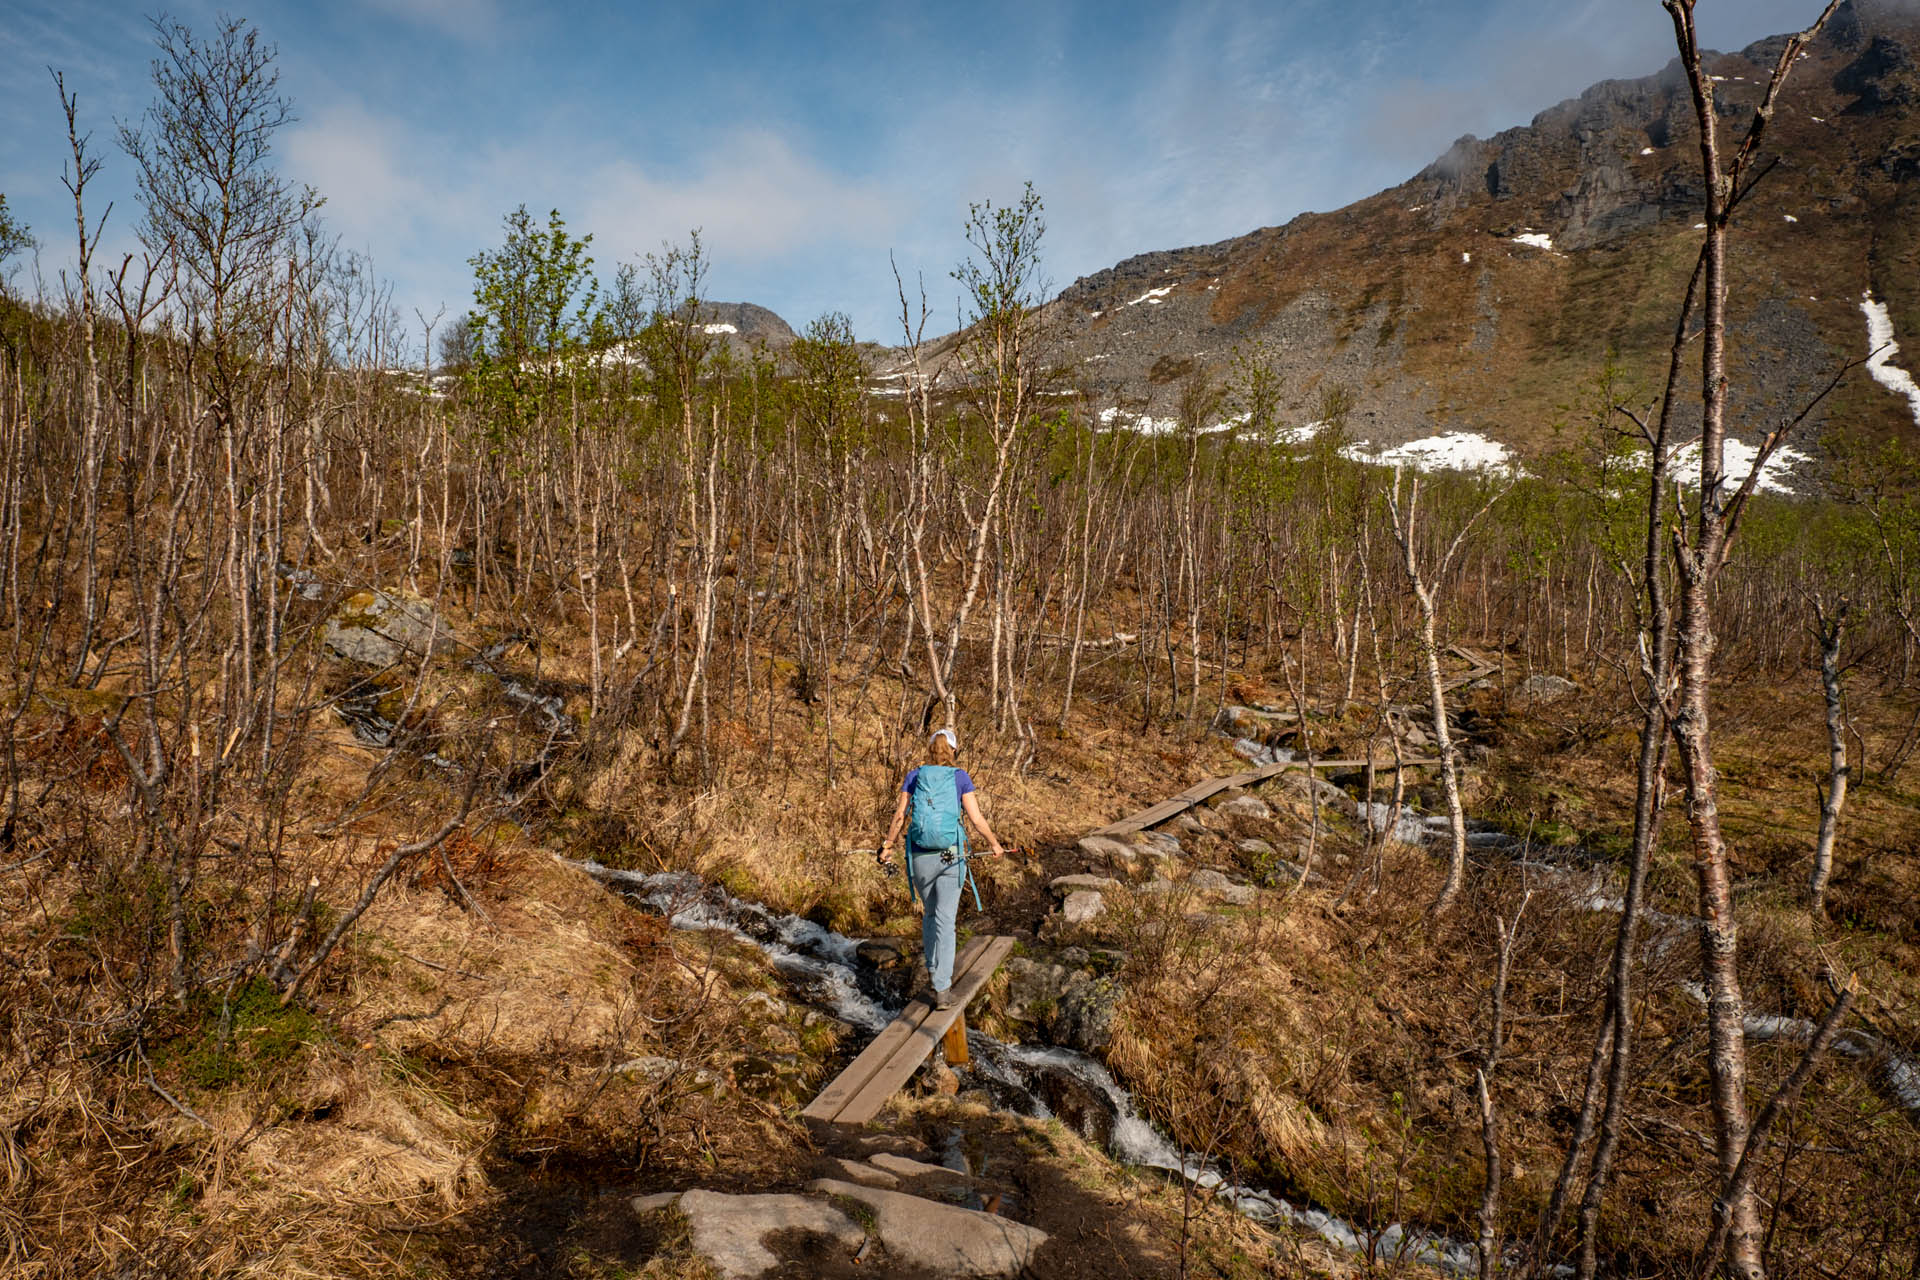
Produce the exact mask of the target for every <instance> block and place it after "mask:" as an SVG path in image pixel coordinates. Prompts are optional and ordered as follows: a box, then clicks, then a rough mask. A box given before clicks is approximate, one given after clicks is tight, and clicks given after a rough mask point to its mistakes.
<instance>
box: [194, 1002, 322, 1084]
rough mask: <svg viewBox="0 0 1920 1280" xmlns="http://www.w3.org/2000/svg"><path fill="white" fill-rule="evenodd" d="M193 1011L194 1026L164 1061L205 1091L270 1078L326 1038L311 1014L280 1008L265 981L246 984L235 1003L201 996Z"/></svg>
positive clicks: (287, 1006) (296, 1007) (296, 1008)
mask: <svg viewBox="0 0 1920 1280" xmlns="http://www.w3.org/2000/svg"><path fill="white" fill-rule="evenodd" d="M193 1012H194V1014H195V1015H196V1016H195V1020H194V1021H193V1023H191V1024H190V1025H189V1026H188V1027H187V1028H186V1029H184V1030H183V1031H181V1032H180V1033H179V1034H178V1035H176V1036H175V1037H174V1038H173V1039H172V1040H171V1041H170V1042H168V1043H167V1044H166V1045H165V1046H164V1048H163V1049H162V1051H161V1055H160V1057H161V1062H162V1064H163V1065H166V1066H169V1067H171V1068H172V1069H174V1070H176V1071H178V1072H179V1074H180V1076H181V1077H182V1078H183V1079H184V1080H186V1081H187V1083H189V1084H191V1085H193V1086H194V1087H196V1088H200V1089H224V1088H228V1087H230V1086H232V1085H235V1084H238V1083H240V1082H241V1081H243V1080H246V1079H249V1078H251V1077H254V1076H258V1075H261V1074H271V1073H273V1072H274V1071H275V1070H276V1069H277V1068H279V1067H281V1066H283V1065H285V1064H286V1063H287V1062H288V1061H289V1060H290V1059H292V1057H293V1056H294V1055H295V1054H296V1053H298V1052H299V1051H300V1049H301V1048H302V1047H303V1046H305V1045H308V1044H311V1043H313V1042H315V1041H316V1040H319V1039H321V1038H322V1037H323V1036H324V1034H325V1029H324V1027H323V1026H322V1025H321V1023H320V1022H319V1020H318V1019H316V1018H315V1017H314V1016H313V1014H311V1013H310V1012H308V1011H307V1010H306V1009H304V1008H302V1007H301V1006H299V1005H297V1004H283V1003H281V1000H280V993H279V991H278V990H276V989H275V987H274V986H273V984H272V983H270V982H268V981H267V980H266V979H264V978H255V979H253V980H251V981H249V982H247V983H246V984H244V985H243V986H241V987H239V988H238V989H237V990H235V991H234V993H233V995H232V997H231V998H230V999H226V1000H222V999H220V998H219V997H218V996H215V995H211V994H208V995H205V996H202V997H201V998H200V999H199V1000H198V1001H196V1002H195V1005H194V1008H193Z"/></svg>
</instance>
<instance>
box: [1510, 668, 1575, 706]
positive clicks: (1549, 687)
mask: <svg viewBox="0 0 1920 1280" xmlns="http://www.w3.org/2000/svg"><path fill="white" fill-rule="evenodd" d="M1579 687H1580V686H1579V685H1577V684H1575V683H1574V682H1573V681H1571V680H1568V679H1566V678H1565V677H1563V676H1554V675H1545V674H1541V675H1531V676H1528V677H1527V678H1526V679H1525V680H1522V681H1521V682H1520V688H1519V692H1520V694H1521V696H1522V697H1527V698H1532V699H1533V700H1534V701H1536V702H1552V701H1553V700H1554V699H1556V698H1564V697H1566V696H1567V695H1568V694H1570V693H1572V692H1573V691H1574V690H1576V689H1578V688H1579Z"/></svg>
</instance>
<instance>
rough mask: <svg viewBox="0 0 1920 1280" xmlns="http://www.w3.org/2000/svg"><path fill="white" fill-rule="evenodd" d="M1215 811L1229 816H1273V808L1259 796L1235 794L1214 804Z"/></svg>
mask: <svg viewBox="0 0 1920 1280" xmlns="http://www.w3.org/2000/svg"><path fill="white" fill-rule="evenodd" d="M1214 812H1215V813H1219V814H1224V815H1225V816H1227V817H1229V818H1271V817H1272V816H1273V810H1272V809H1269V808H1268V807H1267V802H1266V801H1265V800H1262V799H1261V798H1260V797H1259V796H1235V797H1233V798H1232V799H1231V800H1227V801H1224V802H1223V803H1221V804H1217V805H1215V806H1214Z"/></svg>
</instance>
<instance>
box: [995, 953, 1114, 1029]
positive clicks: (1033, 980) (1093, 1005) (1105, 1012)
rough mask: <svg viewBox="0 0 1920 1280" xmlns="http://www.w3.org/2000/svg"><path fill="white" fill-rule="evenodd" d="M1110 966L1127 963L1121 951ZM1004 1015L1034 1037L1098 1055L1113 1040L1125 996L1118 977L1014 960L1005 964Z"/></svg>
mask: <svg viewBox="0 0 1920 1280" xmlns="http://www.w3.org/2000/svg"><path fill="white" fill-rule="evenodd" d="M1110 956H1111V958H1106V959H1105V964H1106V967H1107V968H1110V969H1117V968H1118V967H1119V965H1120V963H1121V962H1122V961H1123V957H1119V956H1118V953H1110ZM1006 972H1007V979H1008V981H1007V1007H1006V1014H1007V1016H1008V1017H1009V1018H1011V1019H1013V1020H1014V1021H1016V1022H1025V1023H1029V1024H1031V1025H1032V1026H1033V1028H1034V1031H1035V1033H1036V1037H1037V1038H1039V1039H1041V1040H1044V1041H1047V1042H1049V1043H1052V1044H1059V1045H1065V1046H1067V1047H1068V1048H1072V1049H1078V1050H1079V1051H1080V1052H1082V1053H1098V1052H1100V1051H1101V1050H1103V1049H1105V1048H1106V1047H1107V1044H1108V1043H1109V1042H1110V1041H1111V1040H1112V1038H1113V1019H1114V1010H1115V1008H1116V1007H1117V1006H1118V1005H1119V1003H1120V998H1121V996H1122V995H1123V994H1124V989H1123V988H1122V987H1121V985H1120V982H1119V980H1118V979H1116V978H1113V977H1109V976H1103V975H1097V974H1094V973H1090V972H1087V971H1086V970H1083V969H1070V968H1068V967H1067V966H1065V965H1058V964H1046V963H1043V962H1039V961H1034V960H1029V959H1027V958H1026V957H1025V956H1015V957H1014V958H1013V959H1011V960H1009V961H1007V964H1006Z"/></svg>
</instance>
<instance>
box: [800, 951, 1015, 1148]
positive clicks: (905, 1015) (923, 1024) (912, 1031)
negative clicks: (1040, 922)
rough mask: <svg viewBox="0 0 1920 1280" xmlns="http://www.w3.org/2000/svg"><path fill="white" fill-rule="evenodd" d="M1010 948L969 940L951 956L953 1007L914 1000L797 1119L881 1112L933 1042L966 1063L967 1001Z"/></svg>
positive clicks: (845, 1120) (859, 1120)
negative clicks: (943, 1046)
mask: <svg viewBox="0 0 1920 1280" xmlns="http://www.w3.org/2000/svg"><path fill="white" fill-rule="evenodd" d="M1012 950H1013V939H1012V938H1007V937H978V938H970V939H968V940H967V943H966V945H965V946H963V947H961V948H960V951H959V954H957V955H955V956H954V958H953V993H954V995H955V996H956V997H958V998H957V999H956V1000H955V1001H954V1004H953V1007H952V1008H951V1009H935V1008H934V1007H933V1006H932V1005H929V1004H928V1003H926V1002H925V1001H924V1000H915V1001H913V1002H912V1003H911V1004H909V1005H908V1006H907V1007H906V1008H905V1009H904V1010H902V1011H901V1014H900V1016H899V1017H897V1018H895V1019H894V1020H893V1021H892V1022H890V1023H888V1024H887V1025H886V1027H885V1028H884V1029H883V1030H882V1031H881V1032H880V1034H879V1035H877V1036H875V1037H874V1038H873V1043H872V1044H869V1045H868V1046H867V1047H866V1048H865V1049H862V1050H861V1051H860V1056H859V1057H857V1058H855V1059H854V1060H853V1062H852V1063H851V1064H850V1065H849V1066H848V1067H847V1069H846V1070H845V1071H842V1072H841V1073H840V1074H839V1075H837V1076H835V1077H834V1078H833V1082H832V1083H831V1084H829V1085H828V1086H827V1087H826V1088H825V1089H823V1090H821V1091H820V1096H819V1097H817V1098H815V1099H814V1100H813V1101H812V1102H810V1103H808V1104H807V1106H806V1109H805V1110H803V1111H802V1112H801V1113H800V1115H801V1118H803V1119H805V1120H808V1121H811V1122H813V1123H817V1124H865V1123H866V1122H867V1121H869V1120H871V1119H873V1118H874V1117H875V1116H876V1115H878V1114H880V1108H882V1107H884V1106H886V1105H887V1099H889V1098H891V1097H892V1096H893V1095H894V1093H895V1092H897V1091H898V1090H899V1088H900V1086H901V1085H903V1084H905V1083H906V1082H907V1079H908V1077H910V1076H912V1075H913V1073H914V1072H915V1071H916V1070H918V1069H919V1067H920V1064H921V1063H922V1062H925V1061H926V1060H927V1055H928V1054H930V1053H932V1052H933V1046H934V1045H935V1044H942V1043H943V1044H944V1045H945V1047H946V1057H947V1061H948V1062H949V1063H952V1064H953V1065H955V1066H961V1065H964V1064H965V1062H966V1060H967V1019H966V1008H967V1003H968V1002H969V1001H971V1000H972V999H973V998H974V997H975V996H977V995H979V994H980V991H981V989H982V988H984V987H985V986H986V985H987V980H988V979H990V978H992V977H993V973H994V970H996V969H998V968H999V967H1000V963H1001V961H1003V960H1005V959H1006V958H1007V953H1008V952H1010V951H1012Z"/></svg>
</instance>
